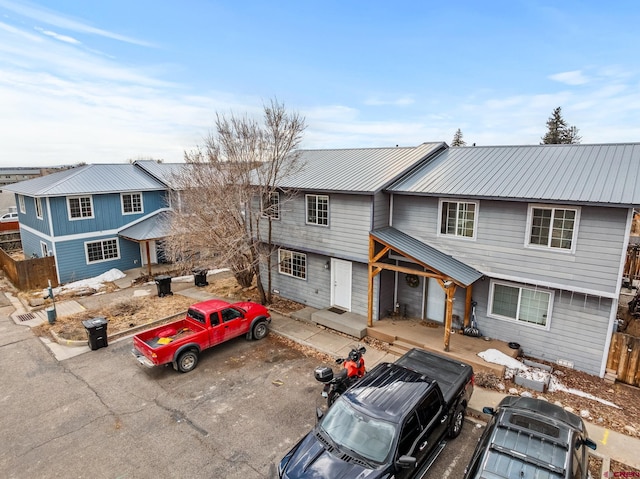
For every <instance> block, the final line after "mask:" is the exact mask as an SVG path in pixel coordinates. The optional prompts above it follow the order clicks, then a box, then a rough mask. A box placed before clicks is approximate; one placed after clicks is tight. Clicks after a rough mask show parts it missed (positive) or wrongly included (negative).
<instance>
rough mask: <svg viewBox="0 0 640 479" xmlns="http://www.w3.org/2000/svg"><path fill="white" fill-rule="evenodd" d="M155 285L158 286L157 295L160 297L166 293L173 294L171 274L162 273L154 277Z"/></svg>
mask: <svg viewBox="0 0 640 479" xmlns="http://www.w3.org/2000/svg"><path fill="white" fill-rule="evenodd" d="M155 280H156V285H157V287H158V296H160V297H161V298H162V297H164V296H167V295H171V294H173V293H172V292H171V276H168V275H166V274H162V275H160V276H156V277H155Z"/></svg>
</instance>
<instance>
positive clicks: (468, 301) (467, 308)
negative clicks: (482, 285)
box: [464, 284, 473, 328]
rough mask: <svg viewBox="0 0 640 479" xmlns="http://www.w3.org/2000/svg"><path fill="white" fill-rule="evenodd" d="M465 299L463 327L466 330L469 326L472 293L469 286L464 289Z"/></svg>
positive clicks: (471, 286)
mask: <svg viewBox="0 0 640 479" xmlns="http://www.w3.org/2000/svg"><path fill="white" fill-rule="evenodd" d="M466 291H467V297H466V298H465V302H464V327H465V328H467V327H469V326H471V296H472V293H473V285H472V284H470V285H469V286H467V288H466Z"/></svg>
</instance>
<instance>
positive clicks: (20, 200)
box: [18, 195, 27, 213]
mask: <svg viewBox="0 0 640 479" xmlns="http://www.w3.org/2000/svg"><path fill="white" fill-rule="evenodd" d="M18 205H19V206H20V213H26V212H27V208H26V207H25V206H24V196H22V195H18Z"/></svg>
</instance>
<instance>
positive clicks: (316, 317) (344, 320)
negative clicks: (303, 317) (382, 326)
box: [311, 309, 367, 339]
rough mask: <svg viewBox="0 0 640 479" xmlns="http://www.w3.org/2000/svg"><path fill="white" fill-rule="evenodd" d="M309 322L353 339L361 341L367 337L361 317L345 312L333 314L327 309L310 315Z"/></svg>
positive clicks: (365, 327)
mask: <svg viewBox="0 0 640 479" xmlns="http://www.w3.org/2000/svg"><path fill="white" fill-rule="evenodd" d="M311 320H312V321H313V322H315V323H317V324H321V325H322V326H324V327H326V328H329V329H333V330H335V331H340V332H341V333H344V334H348V335H349V336H353V337H354V338H358V339H362V338H364V337H365V336H366V335H367V326H366V323H364V322H363V321H362V316H360V315H357V314H352V313H349V312H345V313H342V314H338V313H334V312H332V311H329V310H328V309H321V310H318V311H316V312H314V313H313V314H312V315H311Z"/></svg>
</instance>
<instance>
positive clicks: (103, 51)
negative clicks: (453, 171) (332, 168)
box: [0, 0, 640, 166]
mask: <svg viewBox="0 0 640 479" xmlns="http://www.w3.org/2000/svg"><path fill="white" fill-rule="evenodd" d="M639 25H640V4H638V3H637V2H636V1H617V2H611V3H607V4H605V2H602V1H584V2H579V1H573V0H568V1H563V2H557V1H533V0H531V1H520V0H511V1H488V2H479V1H449V2H432V1H427V0H425V1H417V0H415V1H402V0H400V1H393V2H391V1H388V0H387V1H374V0H368V1H360V0H350V1H345V0H335V1H334V0H325V1H304V0H297V1H271V2H268V1H242V0H236V1H232V0H224V1H216V0H208V1H205V0H199V1H195V0H183V1H181V2H176V1H170V0H154V1H148V0H129V1H126V2H124V1H121V0H110V1H108V2H78V1H77V0H65V1H63V0H59V1H49V0H46V1H45V0H43V1H34V2H28V1H14V0H0V145H1V150H0V166H46V165H60V164H75V163H79V162H87V163H121V162H125V161H128V160H129V159H139V158H155V159H164V160H165V161H168V162H173V161H182V159H183V153H184V151H185V150H191V149H192V148H194V147H195V146H196V145H198V144H201V143H202V141H203V140H202V139H203V138H204V137H205V136H206V135H207V133H208V132H210V131H211V130H212V129H213V127H214V121H215V115H216V113H222V114H229V113H231V112H233V113H235V114H237V115H244V114H247V115H251V116H254V115H255V116H260V115H261V113H262V106H263V104H264V103H267V102H269V101H270V100H271V99H272V98H277V99H278V100H279V101H281V102H283V103H284V104H285V105H286V107H287V108H288V109H291V110H295V111H297V112H298V113H300V114H301V115H302V116H304V117H305V118H306V121H307V125H308V126H307V130H306V132H305V135H304V141H303V144H302V147H304V148H352V147H375V146H395V145H401V146H413V145H417V144H420V143H422V142H425V141H445V142H447V143H450V142H451V140H452V138H453V135H454V133H455V131H456V129H457V128H460V129H461V130H462V133H463V135H464V139H465V140H466V141H467V143H468V144H469V145H470V144H472V143H476V144H478V145H513V144H537V143H539V142H540V138H541V136H542V135H543V134H544V133H545V129H546V126H545V123H546V121H547V118H548V117H549V116H550V114H551V112H552V111H553V109H554V108H555V107H557V106H561V107H562V111H563V116H564V118H565V119H566V120H567V122H568V123H569V124H570V125H575V126H577V127H578V128H579V130H580V131H579V133H580V135H581V136H582V142H583V143H609V142H637V141H640V61H638V46H640V34H639V31H640V26H639Z"/></svg>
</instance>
